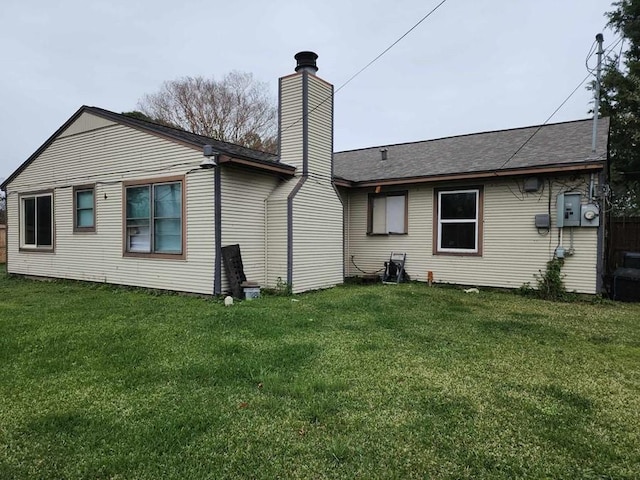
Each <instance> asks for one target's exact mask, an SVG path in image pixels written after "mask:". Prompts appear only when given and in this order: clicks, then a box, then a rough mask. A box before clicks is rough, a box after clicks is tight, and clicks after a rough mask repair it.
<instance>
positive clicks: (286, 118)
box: [278, 51, 333, 178]
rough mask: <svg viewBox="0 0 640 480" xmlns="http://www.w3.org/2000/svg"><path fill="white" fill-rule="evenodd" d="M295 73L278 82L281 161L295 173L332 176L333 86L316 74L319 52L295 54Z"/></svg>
mask: <svg viewBox="0 0 640 480" xmlns="http://www.w3.org/2000/svg"><path fill="white" fill-rule="evenodd" d="M294 58H295V60H296V67H295V71H296V73H293V74H291V75H287V76H285V77H282V78H281V79H280V82H279V95H278V97H279V102H278V103H279V112H278V120H279V125H278V143H279V148H280V161H281V162H282V163H286V164H288V165H292V166H294V167H296V169H297V172H296V173H297V174H300V175H303V176H307V175H318V176H322V177H324V178H331V176H332V174H333V160H332V156H333V85H331V84H330V83H328V82H326V81H324V80H322V79H321V78H320V77H318V76H316V72H317V71H318V66H317V65H316V60H317V58H318V55H317V54H316V53H314V52H308V51H305V52H299V53H297V54H296V55H295V56H294Z"/></svg>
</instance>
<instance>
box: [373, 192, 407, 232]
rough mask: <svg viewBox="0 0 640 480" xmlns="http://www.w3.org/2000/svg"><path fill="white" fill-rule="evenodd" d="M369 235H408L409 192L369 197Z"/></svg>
mask: <svg viewBox="0 0 640 480" xmlns="http://www.w3.org/2000/svg"><path fill="white" fill-rule="evenodd" d="M367 233H368V234H370V235H389V234H404V233H407V192H388V193H380V194H371V195H369V212H368V228H367Z"/></svg>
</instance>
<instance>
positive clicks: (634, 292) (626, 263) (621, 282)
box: [613, 252, 640, 302]
mask: <svg viewBox="0 0 640 480" xmlns="http://www.w3.org/2000/svg"><path fill="white" fill-rule="evenodd" d="M613 299H614V300H620V301H622V302H640V253H638V252H627V253H625V254H624V257H623V262H622V267H620V268H618V269H616V271H615V272H613Z"/></svg>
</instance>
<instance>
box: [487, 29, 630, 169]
mask: <svg viewBox="0 0 640 480" xmlns="http://www.w3.org/2000/svg"><path fill="white" fill-rule="evenodd" d="M623 40H624V38H623V37H621V38H619V39H618V41H617V42H615V43H614V44H612V45H611V46H609V47H607V49H606V50H605V51H604V52H603V55H606V54H608V53H610V52H611V51H612V50H613V49H614V48H616V47H617V46H618V44H620V42H622V41H623ZM594 44H595V42H594ZM593 53H594V50H593V45H591V48H590V49H589V54H588V55H587V60H586V61H587V62H588V61H589V58H590V57H591V55H593ZM587 70H588V71H589V73H588V74H587V76H586V77H584V78H583V79H582V80H581V81H580V83H579V84H578V85H577V86H576V88H574V89H573V90H572V91H571V93H570V94H569V95H568V96H567V97H566V98H565V99H564V100H563V101H562V103H560V105H559V106H558V107H557V108H556V109H555V110H554V111H553V113H552V114H551V115H549V116H548V117H547V119H546V120H545V121H544V122H543V123H542V124H540V125H538V127H537V128H536V129H535V130H534V131H533V133H532V134H531V135H530V136H529V137H528V138H527V139H526V140H525V141H524V142H523V143H522V144H521V145H520V146H519V147H518V148H517V149H516V151H515V152H513V153H512V154H511V156H510V157H509V158H507V159H506V160H505V161H504V163H503V164H502V165H500V166H499V167H498V168H497V169H495V170H494V173H495V174H496V175H497V174H498V170H502V169H503V168H504V167H505V166H506V165H507V164H508V163H509V162H510V161H511V160H513V159H514V158H515V156H516V155H517V154H518V153H520V151H521V150H522V149H523V148H524V147H525V146H526V145H527V144H528V143H529V142H530V141H531V140H532V139H533V137H535V136H536V135H537V134H538V132H540V130H542V127H544V126H545V125H546V124H547V123H549V121H550V120H551V119H552V118H553V117H554V116H555V114H556V113H558V111H559V110H560V109H561V108H562V107H564V105H565V104H566V103H567V102H568V101H569V100H570V99H571V97H573V95H574V94H575V93H576V92H577V91H578V89H579V88H580V87H582V86H583V85H584V83H585V82H586V81H587V80H588V79H589V77H591V76H592V75H593V74H594V72H593V71H592V70H590V69H589V66H588V64H587Z"/></svg>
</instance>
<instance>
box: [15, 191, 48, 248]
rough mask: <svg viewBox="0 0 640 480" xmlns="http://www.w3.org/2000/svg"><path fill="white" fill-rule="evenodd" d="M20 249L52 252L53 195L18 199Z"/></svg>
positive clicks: (34, 195)
mask: <svg viewBox="0 0 640 480" xmlns="http://www.w3.org/2000/svg"><path fill="white" fill-rule="evenodd" d="M20 247H21V248H25V249H34V250H53V193H51V192H43V193H37V194H33V195H23V196H21V197H20Z"/></svg>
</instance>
